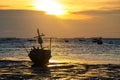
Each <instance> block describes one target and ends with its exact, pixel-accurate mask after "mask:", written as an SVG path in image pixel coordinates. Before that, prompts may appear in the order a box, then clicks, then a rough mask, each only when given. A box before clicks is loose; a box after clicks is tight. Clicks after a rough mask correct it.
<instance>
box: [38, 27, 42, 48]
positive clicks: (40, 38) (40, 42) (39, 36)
mask: <svg viewBox="0 0 120 80" xmlns="http://www.w3.org/2000/svg"><path fill="white" fill-rule="evenodd" d="M37 33H38V43H39V44H40V47H41V49H43V46H42V43H43V40H42V37H41V36H42V35H40V32H39V29H37Z"/></svg>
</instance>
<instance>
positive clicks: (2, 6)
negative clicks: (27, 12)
mask: <svg viewBox="0 0 120 80" xmlns="http://www.w3.org/2000/svg"><path fill="white" fill-rule="evenodd" d="M8 7H10V6H9V5H0V9H4V8H8Z"/></svg>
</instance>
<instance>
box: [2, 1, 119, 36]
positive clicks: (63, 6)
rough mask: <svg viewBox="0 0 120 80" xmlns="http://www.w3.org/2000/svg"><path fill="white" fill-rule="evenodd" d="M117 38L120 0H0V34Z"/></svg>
mask: <svg viewBox="0 0 120 80" xmlns="http://www.w3.org/2000/svg"><path fill="white" fill-rule="evenodd" d="M36 28H39V29H40V31H41V32H42V33H44V34H46V36H52V37H96V36H102V37H118V38H120V0H0V37H33V36H35V35H36Z"/></svg>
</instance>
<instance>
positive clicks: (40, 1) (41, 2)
mask: <svg viewBox="0 0 120 80" xmlns="http://www.w3.org/2000/svg"><path fill="white" fill-rule="evenodd" d="M33 4H34V6H35V9H36V10H41V11H44V12H45V13H46V14H51V15H64V14H65V13H66V12H65V10H64V8H63V6H62V5H61V4H59V3H58V2H56V1H55V0H35V1H34V3H33Z"/></svg>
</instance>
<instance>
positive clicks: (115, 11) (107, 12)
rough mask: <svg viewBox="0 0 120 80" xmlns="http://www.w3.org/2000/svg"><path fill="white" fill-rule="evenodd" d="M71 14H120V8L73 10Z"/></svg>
mask: <svg viewBox="0 0 120 80" xmlns="http://www.w3.org/2000/svg"><path fill="white" fill-rule="evenodd" d="M71 14H86V15H109V14H120V9H116V10H88V11H79V12H71Z"/></svg>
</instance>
